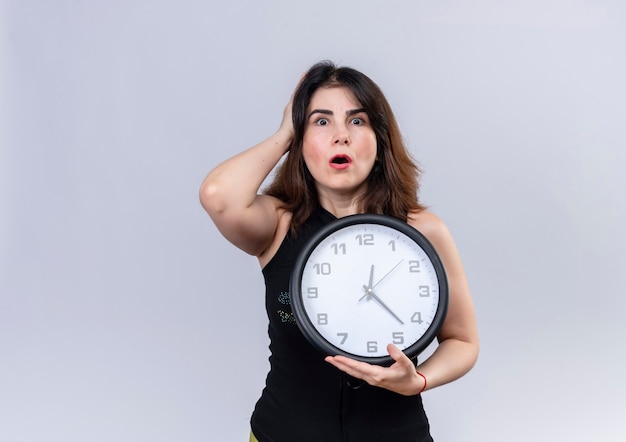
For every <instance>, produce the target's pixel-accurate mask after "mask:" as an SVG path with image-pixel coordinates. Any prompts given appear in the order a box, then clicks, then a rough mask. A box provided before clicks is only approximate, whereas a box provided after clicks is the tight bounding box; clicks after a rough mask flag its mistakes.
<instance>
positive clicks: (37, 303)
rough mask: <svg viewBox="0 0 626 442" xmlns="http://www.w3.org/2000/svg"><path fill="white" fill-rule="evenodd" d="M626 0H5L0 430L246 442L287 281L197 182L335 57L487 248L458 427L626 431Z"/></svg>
mask: <svg viewBox="0 0 626 442" xmlns="http://www.w3.org/2000/svg"><path fill="white" fill-rule="evenodd" d="M623 5H624V3H623V2H621V1H620V0H572V1H565V0H509V1H495V0H474V1H469V0H463V1H462V0H441V1H424V0H420V1H412V2H409V1H405V2H400V1H393V0H391V1H385V2H382V1H374V0H364V1H360V2H354V1H339V0H336V1H330V0H318V1H315V2H298V1H287V0H283V1H268V2H261V1H252V0H249V1H231V2H225V1H220V2H217V1H206V0H203V1H200V0H177V1H165V0H124V1H122V0H110V1H106V2H104V1H96V0H50V1H48V0H0V113H1V114H0V122H1V126H0V146H1V150H0V222H1V224H0V259H1V262H0V440H1V441H6V442H22V441H25V442H35V441H36V442H39V441H42V442H43V441H46V442H49V441H63V442H70V441H81V442H82V441H92V442H99V441H132V442H136V441H146V442H148V441H149V442H159V441H186V442H194V441H240V440H247V439H246V438H247V435H248V431H249V426H248V420H249V416H250V413H251V411H252V408H253V406H254V403H255V401H256V399H257V397H258V396H259V394H260V390H261V388H262V385H263V381H264V378H265V374H266V370H267V368H268V367H267V335H266V327H267V324H266V316H265V312H264V305H263V285H262V279H261V276H260V272H259V269H258V264H257V263H256V261H255V259H254V258H252V257H249V256H247V255H245V254H244V253H242V252H240V251H238V250H236V249H235V248H234V247H232V246H231V245H230V244H229V243H227V242H226V241H225V240H224V239H223V238H222V237H221V236H220V235H219V233H218V232H217V231H216V229H215V227H214V226H213V225H212V224H211V222H210V220H209V218H208V217H207V216H206V215H205V213H204V212H203V210H202V208H201V207H200V205H199V203H198V197H197V191H198V187H199V185H200V183H201V181H202V179H203V177H204V175H205V174H206V173H207V172H208V171H209V170H210V169H211V168H212V167H214V166H215V165H216V164H217V163H219V162H220V161H222V160H223V159H225V158H227V157H229V156H231V155H233V154H235V153H236V152H238V151H240V150H243V149H244V148H247V147H249V146H251V145H253V144H256V143H257V142H258V141H261V140H262V139H263V138H265V137H266V136H269V135H270V134H271V133H272V132H273V131H274V130H275V129H276V128H277V127H278V124H279V122H280V118H281V115H282V110H283V106H284V104H285V103H286V101H287V99H288V98H289V95H290V94H291V91H292V89H293V87H294V86H295V84H296V83H297V81H298V79H299V77H300V74H301V73H302V72H303V71H305V70H306V69H307V68H308V67H309V66H310V65H311V64H313V63H314V62H317V61H319V60H322V59H331V60H334V61H335V62H337V63H340V64H344V65H349V66H352V67H355V68H357V69H360V70H362V71H363V72H365V73H367V74H368V75H369V76H371V77H372V78H373V79H374V80H375V81H376V82H377V83H378V84H379V85H380V86H381V88H382V89H383V91H384V92H385V93H386V95H387V97H388V99H389V101H390V102H391V104H392V107H393V108H394V110H395V113H396V115H397V117H398V120H399V122H400V124H401V127H402V129H403V131H404V134H405V137H406V140H407V143H408V144H409V146H410V148H411V150H412V152H413V154H414V156H415V157H416V158H417V159H418V161H419V162H420V164H421V166H422V167H423V169H424V171H425V174H424V180H423V191H422V200H423V201H424V202H425V203H426V204H428V205H429V206H430V208H431V210H433V211H434V212H436V213H437V214H439V215H440V216H441V217H442V218H443V219H444V220H445V221H446V222H447V223H448V225H449V226H450V228H451V230H452V231H453V233H454V235H455V237H456V239H457V242H458V246H459V248H460V250H461V253H462V255H463V257H464V262H465V266H466V270H467V273H468V276H469V280H470V283H471V286H472V290H473V295H474V298H475V303H476V308H477V313H478V321H479V326H480V332H481V338H482V351H481V355H480V359H479V361H478V363H477V365H476V367H475V369H474V370H473V371H472V372H471V373H470V374H468V375H467V376H466V377H464V378H462V379H461V380H459V381H457V382H455V383H453V384H450V385H448V386H445V387H442V388H439V389H436V390H433V391H429V392H428V393H427V394H425V395H424V400H425V404H426V408H427V412H428V414H429V417H430V420H431V424H432V431H433V434H434V436H435V439H436V440H438V441H452V442H455V441H466V442H471V441H481V442H484V441H494V442H501V441H509V442H510V441H528V440H533V441H555V440H562V441H589V440H593V441H622V440H624V438H625V434H626V433H625V431H624V425H623V419H624V416H626V400H625V399H624V396H625V395H626V382H625V381H624V369H625V368H626V366H625V364H624V362H623V355H624V340H625V339H624V338H625V337H626V326H625V325H624V317H625V316H626V315H625V313H626V301H625V295H626V293H625V291H626V290H625V289H626V276H625V275H626V272H624V267H625V265H626V260H625V258H624V253H623V251H624V250H625V249H626V236H625V235H624V230H623V229H624V225H626V198H625V197H624V191H625V190H626V183H625V181H626V178H625V176H626V173H624V164H625V163H626V153H625V152H626V124H625V122H626V104H625V103H626V87H625V80H624V79H626V30H625V29H626V28H625V25H626V11H625V7H624V6H623ZM242 178H243V177H242Z"/></svg>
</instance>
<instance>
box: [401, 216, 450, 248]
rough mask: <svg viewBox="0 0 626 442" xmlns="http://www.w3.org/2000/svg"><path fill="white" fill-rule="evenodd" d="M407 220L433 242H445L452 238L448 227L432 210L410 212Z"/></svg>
mask: <svg viewBox="0 0 626 442" xmlns="http://www.w3.org/2000/svg"><path fill="white" fill-rule="evenodd" d="M407 222H408V223H409V225H411V226H413V227H415V228H416V229H417V230H418V231H420V232H421V233H422V234H423V235H424V236H426V238H428V239H429V240H430V241H431V242H433V243H446V242H448V241H451V240H452V235H451V234H450V231H449V230H448V227H447V226H446V225H445V223H444V222H443V221H442V220H441V218H439V217H438V216H437V215H435V214H434V213H432V212H429V211H427V210H420V211H415V212H411V213H409V216H408V218H407Z"/></svg>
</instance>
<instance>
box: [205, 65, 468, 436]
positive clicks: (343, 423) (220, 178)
mask: <svg viewBox="0 0 626 442" xmlns="http://www.w3.org/2000/svg"><path fill="white" fill-rule="evenodd" d="M285 154H287V155H286V158H285V160H284V162H283V163H282V165H281V166H280V167H279V168H278V171H277V174H276V176H275V179H274V181H273V183H272V184H271V185H270V186H269V188H268V189H267V190H266V191H265V192H264V193H263V194H259V188H260V186H261V185H262V183H263V181H264V180H265V178H266V177H267V176H268V175H269V173H270V172H271V171H272V170H273V168H274V167H275V166H276V165H277V164H278V162H279V160H280V159H281V158H282V157H283V156H285ZM418 176H419V174H418V168H417V167H416V165H415V164H414V163H413V161H412V160H411V158H410V156H409V154H408V151H407V149H406V147H405V146H404V144H403V142H402V137H401V135H400V132H399V129H398V125H397V123H396V121H395V118H394V116H393V113H392V111H391V109H390V107H389V104H388V103H387V100H386V99H385V97H384V96H383V94H382V92H381V91H380V89H379V88H378V86H377V85H376V84H375V83H374V82H373V81H372V80H370V79H369V78H368V77H367V76H365V75H364V74H362V73H360V72H358V71H356V70H354V69H351V68H346V67H336V66H334V65H333V64H332V63H329V62H324V63H319V64H316V65H314V66H313V67H312V68H311V69H310V70H309V71H308V72H307V73H306V74H305V75H304V76H303V78H302V80H301V81H300V84H299V85H298V87H297V88H296V91H295V92H294V95H293V96H292V99H291V100H290V102H289V104H288V105H287V106H286V108H285V111H284V113H283V119H282V123H281V125H280V127H279V129H278V131H277V132H276V133H274V134H273V135H272V136H271V137H269V138H268V139H266V140H265V141H263V142H261V143H260V144H258V145H256V146H254V147H252V148H250V149H248V150H246V151H244V152H242V153H240V154H238V155H236V156H234V157H233V158H230V159H229V160H227V161H225V162H224V163H222V164H220V165H219V166H217V167H216V168H215V169H214V170H213V171H211V172H210V173H209V175H208V176H207V177H206V179H205V180H204V182H203V184H202V187H201V191H200V198H201V202H202V205H203V206H204V208H205V209H206V210H207V212H208V213H209V215H210V216H211V218H212V219H213V221H214V222H215V224H216V226H217V227H218V229H219V230H220V232H221V233H222V234H223V235H224V236H225V237H226V238H227V239H228V240H229V241H230V242H232V243H233V244H234V245H235V246H237V247H239V248H240V249H242V250H243V251H245V252H247V253H249V254H251V255H254V256H256V257H257V258H258V261H259V264H260V265H261V268H262V272H263V275H264V277H265V283H266V308H267V313H268V317H269V336H270V351H271V356H270V372H269V374H268V376H267V380H266V387H265V388H264V389H263V392H262V395H261V398H260V399H259V401H258V402H257V404H256V407H255V410H254V413H253V415H252V419H251V426H252V433H253V434H251V439H250V440H251V441H255V440H257V439H258V441H259V442H307V441H323V442H334V441H360V442H366V441H384V442H394V441H398V442H400V441H401V442H407V441H431V440H432V438H431V436H430V430H429V425H428V420H427V418H426V415H425V413H424V410H423V407H422V400H421V393H423V392H424V391H426V390H430V389H432V388H435V387H437V386H440V385H443V384H445V383H448V382H451V381H453V380H455V379H457V378H459V377H461V376H463V375H464V374H465V373H467V372H468V371H469V370H470V369H471V367H472V366H473V365H474V363H475V361H476V358H477V356H478V333H477V329H476V323H475V316H474V310H473V306H472V300H471V295H470V291H469V288H468V285H467V281H466V278H465V274H464V271H463V266H462V264H461V259H460V257H459V254H458V252H457V249H456V246H455V244H454V241H453V239H452V237H451V235H450V233H449V231H448V230H447V228H446V226H445V225H444V224H443V222H442V221H441V220H440V219H439V218H437V217H436V216H435V215H433V214H432V213H430V212H428V211H426V210H425V209H424V207H422V206H421V205H420V204H419V202H418V199H417V191H418ZM356 213H382V214H385V215H390V216H394V217H396V218H400V219H402V220H404V221H406V222H407V223H409V224H410V225H412V226H413V227H415V228H416V229H418V230H419V231H421V232H422V233H423V234H424V235H425V236H426V237H427V238H428V239H429V240H430V241H431V242H432V244H433V245H434V247H435V248H436V250H437V252H438V254H439V255H440V257H441V259H442V261H443V263H444V266H445V269H446V274H447V276H448V284H449V292H450V300H449V306H448V313H447V316H446V319H445V322H444V324H443V327H442V329H441V332H440V333H439V335H438V342H439V345H438V346H437V349H436V350H435V352H434V353H433V354H432V355H431V356H430V357H429V358H428V359H427V360H425V361H422V362H421V363H420V364H419V365H418V366H417V367H416V365H415V361H412V360H410V359H409V358H408V357H406V355H404V353H403V352H402V351H400V349H398V348H397V347H396V346H394V345H392V344H389V346H388V347H387V350H388V352H389V354H390V355H391V357H392V358H393V359H394V360H395V363H394V364H393V365H391V366H390V367H382V366H375V365H370V364H367V363H364V362H359V361H356V360H352V359H349V358H346V357H343V356H334V357H331V356H329V357H326V358H324V357H323V356H321V354H320V353H319V352H318V351H317V350H315V349H314V348H313V347H312V346H310V345H309V344H308V342H307V341H306V339H305V338H304V337H303V336H302V334H301V333H300V332H299V330H298V328H297V326H296V325H295V322H294V320H293V314H292V313H291V309H290V306H289V293H288V291H289V275H290V272H291V268H292V266H293V262H294V260H295V257H296V256H297V254H298V252H299V250H300V249H301V248H302V247H303V245H304V244H305V243H306V241H307V239H308V238H310V236H311V235H312V234H313V233H314V232H315V231H317V230H318V229H319V228H321V227H322V226H323V225H325V224H326V223H328V222H330V221H332V220H334V219H336V218H340V217H344V216H347V215H352V214H356ZM255 437H256V438H255Z"/></svg>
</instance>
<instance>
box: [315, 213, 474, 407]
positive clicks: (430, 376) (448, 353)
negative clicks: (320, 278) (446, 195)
mask: <svg viewBox="0 0 626 442" xmlns="http://www.w3.org/2000/svg"><path fill="white" fill-rule="evenodd" d="M408 222H409V224H411V225H412V226H413V227H415V228H416V229H417V230H419V231H420V232H421V233H423V234H424V235H425V236H426V237H427V238H428V239H429V241H430V242H431V243H432V244H433V246H434V247H435V249H436V250H437V253H438V254H439V257H440V258H441V260H442V261H443V265H444V267H445V269H446V276H447V278H448V287H449V303H448V313H447V315H446V319H445V321H444V324H443V326H442V328H441V331H440V332H439V335H438V336H437V339H438V341H439V345H438V346H437V349H436V350H435V351H434V352H433V354H432V355H431V356H430V357H429V358H428V359H427V360H425V361H424V362H423V363H421V364H420V365H419V366H418V367H417V369H416V368H415V366H414V365H413V363H412V362H411V360H410V359H409V358H407V357H406V355H404V353H402V351H400V350H399V349H398V348H397V347H396V346H394V345H392V344H390V345H389V346H388V347H387V349H388V351H389V354H390V355H391V357H392V358H393V359H394V360H395V361H396V362H395V363H394V364H393V365H391V366H390V367H380V366H376V365H370V364H367V363H364V362H359V361H356V360H353V359H349V358H345V357H343V356H334V357H331V356H329V357H327V358H326V361H328V362H329V363H331V364H333V365H334V366H336V367H337V368H339V369H340V370H342V371H344V372H346V373H348V374H350V375H351V376H354V377H356V378H359V379H363V380H365V381H366V382H367V383H369V384H371V385H375V386H378V387H382V388H386V389H388V390H391V391H395V392H397V393H400V394H404V395H413V394H418V393H421V392H423V391H425V390H430V389H432V388H435V387H438V386H440V385H443V384H447V383H448V382H452V381H454V380H456V379H458V378H460V377H461V376H463V375H464V374H465V373H467V372H468V371H469V370H470V369H471V368H472V367H473V366H474V364H475V362H476V359H477V358H478V348H479V340H478V330H477V326H476V316H475V313H474V306H473V303H472V297H471V294H470V290H469V286H468V283H467V279H466V277H465V271H464V270H463V264H462V262H461V257H460V255H459V252H458V250H457V247H456V244H455V242H454V239H453V238H452V235H451V234H450V232H449V230H448V228H447V227H446V225H445V224H444V223H443V222H442V221H441V220H440V219H439V218H438V217H437V216H435V215H434V214H432V213H430V212H426V211H421V212H419V213H415V214H412V215H411V216H410V217H409V220H408ZM418 372H419V374H418Z"/></svg>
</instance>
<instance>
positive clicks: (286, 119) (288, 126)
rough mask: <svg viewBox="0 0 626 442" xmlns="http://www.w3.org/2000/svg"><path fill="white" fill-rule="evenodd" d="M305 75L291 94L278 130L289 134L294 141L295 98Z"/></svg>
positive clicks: (303, 75)
mask: <svg viewBox="0 0 626 442" xmlns="http://www.w3.org/2000/svg"><path fill="white" fill-rule="evenodd" d="M305 75H306V74H302V76H301V77H300V81H298V85H297V86H296V88H295V89H294V90H293V92H292V93H291V97H290V98H289V102H288V103H287V105H286V106H285V109H284V111H283V119H282V121H281V122H280V128H279V129H278V130H279V131H284V132H285V133H288V134H289V136H290V138H291V139H293V137H294V132H295V131H294V127H293V97H294V96H295V95H296V91H297V90H298V88H299V87H300V85H301V84H302V80H304V77H305Z"/></svg>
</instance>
